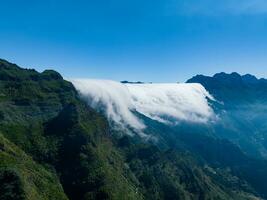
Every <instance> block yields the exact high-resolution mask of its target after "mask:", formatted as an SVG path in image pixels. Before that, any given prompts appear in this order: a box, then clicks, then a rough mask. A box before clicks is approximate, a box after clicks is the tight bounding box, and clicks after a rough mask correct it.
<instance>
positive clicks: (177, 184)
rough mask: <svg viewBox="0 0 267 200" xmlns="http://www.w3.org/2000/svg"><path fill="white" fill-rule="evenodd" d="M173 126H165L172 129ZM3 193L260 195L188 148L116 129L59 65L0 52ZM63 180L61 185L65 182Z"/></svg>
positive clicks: (84, 199) (80, 199)
mask: <svg viewBox="0 0 267 200" xmlns="http://www.w3.org/2000/svg"><path fill="white" fill-rule="evenodd" d="M166 130H167V129H166ZM0 132H1V133H2V135H1V136H0V157H1V159H0V181H1V184H0V197H1V198H2V199H4V198H6V199H45V200H46V199H47V200H50V199H70V200H76V199H77V200H89V199H114V200H118V199H119V200H120V199H122V200H124V199H125V200H126V199H127V200H128V199H134V200H135V199H190V200H191V199H192V200H193V199H256V196H257V195H258V194H257V192H255V190H254V189H253V188H252V187H251V186H250V184H249V183H248V182H247V181H246V180H242V179H241V177H240V178H238V177H235V176H233V175H232V174H231V172H229V171H227V170H226V169H220V170H217V169H216V168H214V167H213V166H210V165H209V163H204V164H203V162H202V161H201V158H198V157H197V156H195V155H194V151H191V150H190V149H187V150H188V151H187V150H186V151H184V150H183V151H182V150H181V151H180V150H177V149H174V148H171V147H172V146H171V145H170V144H169V143H168V142H166V145H165V147H164V148H159V146H155V145H153V144H150V143H148V142H146V141H144V140H140V139H138V138H132V137H127V136H123V135H125V134H122V135H120V134H116V131H114V130H113V129H112V127H110V125H109V123H108V122H107V120H106V119H105V117H104V116H102V115H101V114H99V113H97V112H96V111H94V110H93V109H92V108H90V107H89V106H88V105H87V104H86V103H85V102H83V101H82V100H80V98H79V96H78V94H77V92H76V90H75V89H74V87H73V86H72V84H71V83H69V82H67V81H65V80H63V78H62V77H61V76H60V74H58V73H57V72H55V71H52V70H47V71H44V72H42V73H38V72H36V71H34V70H30V69H22V68H19V67H18V66H16V65H14V64H11V63H8V62H7V61H4V60H0ZM62 188H63V189H62Z"/></svg>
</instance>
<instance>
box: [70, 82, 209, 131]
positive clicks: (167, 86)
mask: <svg viewBox="0 0 267 200" xmlns="http://www.w3.org/2000/svg"><path fill="white" fill-rule="evenodd" d="M71 81H72V83H73V84H74V86H75V87H76V89H77V90H78V91H79V93H80V94H81V96H82V97H83V98H84V99H85V100H86V101H87V102H88V103H89V105H90V106H92V107H93V108H95V109H98V110H101V111H104V112H105V114H106V116H107V117H108V119H109V120H112V121H114V122H115V123H117V124H118V125H121V126H123V127H125V126H130V127H132V128H134V129H135V130H143V129H144V128H145V125H144V124H143V122H142V121H141V120H140V119H139V118H138V117H137V116H136V115H135V114H134V112H133V111H137V112H139V113H141V114H143V115H145V116H146V117H149V118H151V119H154V120H157V121H159V122H162V123H175V122H179V121H189V122H196V123H206V122H207V121H208V120H210V119H212V117H213V116H214V113H213V110H212V109H211V107H210V106H209V104H208V100H207V98H209V99H213V98H212V96H211V95H210V94H209V93H208V92H207V91H206V90H205V88H204V87H203V86H202V85H200V84H197V83H179V84H178V83H164V84H122V83H120V82H116V81H111V80H95V79H73V80H71Z"/></svg>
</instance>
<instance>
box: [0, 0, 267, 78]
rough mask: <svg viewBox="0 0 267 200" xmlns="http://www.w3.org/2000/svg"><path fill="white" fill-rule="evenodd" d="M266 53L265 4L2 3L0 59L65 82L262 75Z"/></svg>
mask: <svg viewBox="0 0 267 200" xmlns="http://www.w3.org/2000/svg"><path fill="white" fill-rule="evenodd" d="M266 53H267V1H266V0H220V1H215V0H202V1H201V0H165V1H163V0H95V1H92V0H87V1H85V0H75V1H74V0H73V1H69V0H64V1H63V0H46V1H37V0H25V1H21V0H9V1H2V2H1V12H0V57H1V58H4V59H7V60H9V61H12V62H15V63H17V64H19V65H21V66H24V67H28V68H35V69H37V70H39V71H42V70H44V69H46V68H52V69H55V70H57V71H59V72H60V73H62V74H63V75H64V76H65V77H68V78H70V77H76V78H77V77H79V78H102V79H113V80H125V79H126V80H132V81H137V80H140V81H153V82H175V81H185V80H186V79H188V78H190V77H191V76H193V75H196V74H206V75H212V74H214V73H216V72H221V71H225V72H232V71H237V72H239V73H242V74H244V73H252V74H255V75H256V76H258V77H267V56H266Z"/></svg>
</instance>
